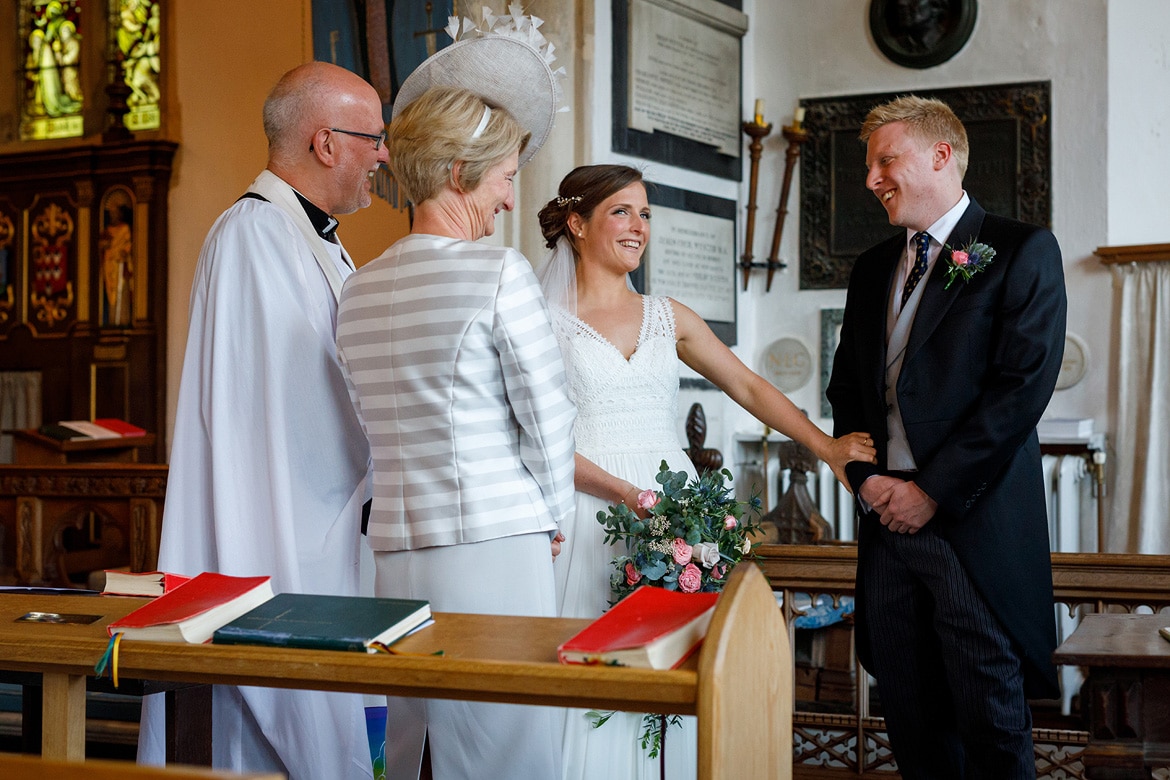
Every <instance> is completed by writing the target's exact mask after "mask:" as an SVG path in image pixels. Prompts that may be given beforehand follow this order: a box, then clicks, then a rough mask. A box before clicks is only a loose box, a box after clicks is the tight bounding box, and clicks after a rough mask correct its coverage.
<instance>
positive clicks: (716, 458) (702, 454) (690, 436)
mask: <svg viewBox="0 0 1170 780" xmlns="http://www.w3.org/2000/svg"><path fill="white" fill-rule="evenodd" d="M686 432H687V444H688V445H690V446H689V447H687V457H689V458H690V459H691V463H693V464H695V468H696V469H697V470H698V472H699V473H700V474H705V473H706V472H708V471H718V470H719V469H721V468H723V453H721V452H720V451H719V450H715V449H705V448H704V447H703V443H704V442H705V441H706V439H707V416H706V415H705V414H703V405H702V404H700V403H694V404H691V410H690V411H689V412H687V424H686Z"/></svg>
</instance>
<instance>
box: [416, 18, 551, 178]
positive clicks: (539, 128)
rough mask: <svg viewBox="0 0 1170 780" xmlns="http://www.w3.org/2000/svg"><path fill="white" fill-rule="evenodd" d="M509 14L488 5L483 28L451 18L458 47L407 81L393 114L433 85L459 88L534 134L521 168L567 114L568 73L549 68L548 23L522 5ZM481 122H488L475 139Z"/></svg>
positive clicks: (441, 52)
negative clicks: (564, 91) (559, 115)
mask: <svg viewBox="0 0 1170 780" xmlns="http://www.w3.org/2000/svg"><path fill="white" fill-rule="evenodd" d="M508 10H509V11H510V14H508V15H505V16H495V15H494V14H492V13H491V9H490V8H486V7H485V8H484V9H483V19H482V20H481V21H480V23H479V24H476V23H475V22H473V21H472V20H470V19H466V18H464V19H460V18H459V17H455V16H452V17H450V18H449V24H448V25H447V27H446V31H447V34H448V35H450V36H451V38H452V39H454V41H455V43H453V44H451V45H450V46H448V47H446V48H445V49H440V50H439V51H437V52H435V53H434V54H433V55H431V56H430V57H428V58H427V59H426V60H425V61H424V62H423V64H422V65H419V66H418V68H417V69H416V70H415V71H414V72H413V73H411V74H410V76H408V77H407V79H406V81H405V82H403V84H402V87H401V88H399V90H398V96H397V97H396V98H395V99H394V110H393V116H395V117H396V116H398V115H399V114H400V113H401V112H402V110H403V109H404V108H406V107H407V106H408V105H410V104H411V103H412V102H414V101H415V100H417V99H418V98H419V97H421V96H422V94H423V93H424V92H426V91H427V90H428V89H430V88H431V87H438V86H443V87H461V88H463V89H466V90H468V91H470V92H472V93H474V94H476V95H479V97H480V98H482V99H483V101H484V102H485V103H487V104H488V106H489V107H491V108H502V109H504V110H505V111H507V112H508V113H509V114H511V115H512V116H513V117H514V118H515V119H516V121H517V122H519V123H520V125H521V127H523V128H524V129H525V130H526V131H528V132H529V133H531V135H532V138H531V139H530V140H529V141H528V145H527V146H525V147H524V151H523V152H522V153H521V155H520V165H524V163H526V162H528V161H529V160H530V159H531V158H532V156H533V155H534V154H536V152H537V151H539V149H540V147H541V146H543V145H544V142H545V141H546V140H547V139H548V134H549V132H550V131H551V130H552V127H553V118H554V116H555V115H556V114H557V112H558V111H562V110H568V109H567V108H560V104H561V99H562V92H561V85H560V79H562V78H564V76H565V69H564V68H558V69H557V70H556V71H553V69H552V67H551V65H552V63H553V61H554V60H555V59H556V57H555V56H554V55H553V51H554V49H555V47H554V46H553V45H552V43H551V42H549V41H548V40H547V39H545V37H544V35H542V34H541V33H540V31H539V29H538V28H539V27H540V26H541V25H542V24H544V20H542V19H539V18H537V17H535V16H525V15H523V14H522V13H521V11H522V9H521V7H520V6H519V5H515V4H513V5H511V6H509V7H508ZM486 117H487V113H486V112H485V120H486ZM483 124H486V121H485V122H484V123H481V127H480V129H479V130H477V133H476V134H477V135H478V133H479V132H480V131H482V125H483Z"/></svg>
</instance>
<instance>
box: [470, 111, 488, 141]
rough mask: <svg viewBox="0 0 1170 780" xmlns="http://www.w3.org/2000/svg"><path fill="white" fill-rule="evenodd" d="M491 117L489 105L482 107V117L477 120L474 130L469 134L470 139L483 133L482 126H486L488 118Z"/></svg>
mask: <svg viewBox="0 0 1170 780" xmlns="http://www.w3.org/2000/svg"><path fill="white" fill-rule="evenodd" d="M491 118H492V108H491V106H484V107H483V117H482V118H481V119H480V120H479V125H478V126H477V127H476V128H475V132H474V133H472V134H471V140H473V141H474V140H475V139H476V138H479V137H480V136H481V135H483V131H484V128H486V127H487V123H488V120H489V119H491Z"/></svg>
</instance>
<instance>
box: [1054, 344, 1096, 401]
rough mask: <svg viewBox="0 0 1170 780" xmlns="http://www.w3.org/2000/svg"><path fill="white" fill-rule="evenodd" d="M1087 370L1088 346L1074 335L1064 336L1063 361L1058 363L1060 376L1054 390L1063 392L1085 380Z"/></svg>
mask: <svg viewBox="0 0 1170 780" xmlns="http://www.w3.org/2000/svg"><path fill="white" fill-rule="evenodd" d="M1088 370H1089V345H1088V344H1086V343H1085V340H1084V339H1083V338H1081V337H1080V336H1078V335H1076V334H1075V333H1066V334H1064V359H1063V360H1061V361H1060V375H1059V376H1058V377H1056V389H1057V390H1065V389H1067V388H1070V387H1072V386H1073V385H1075V384H1076V383H1077V382H1079V381H1081V380H1082V379H1084V378H1085V373H1086V372H1088Z"/></svg>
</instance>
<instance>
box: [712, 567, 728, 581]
mask: <svg viewBox="0 0 1170 780" xmlns="http://www.w3.org/2000/svg"><path fill="white" fill-rule="evenodd" d="M726 570H727V567H725V566H723V565H722V564H720V565H719V566H716V567H715V568H714V569H712V570H711V576H712V577H714V578H715V579H717V580H721V579H723V572H724V571H726Z"/></svg>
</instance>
